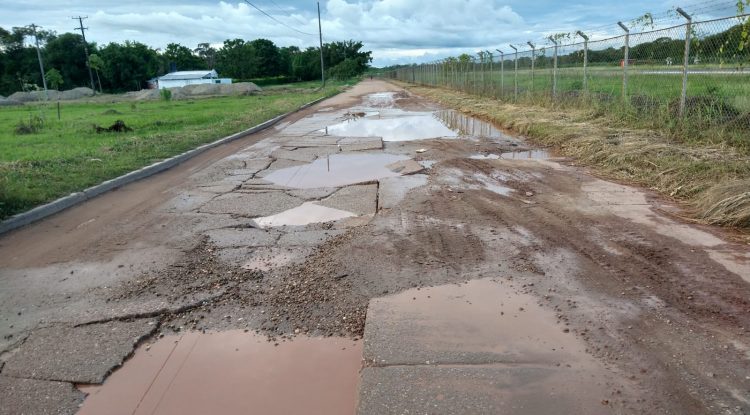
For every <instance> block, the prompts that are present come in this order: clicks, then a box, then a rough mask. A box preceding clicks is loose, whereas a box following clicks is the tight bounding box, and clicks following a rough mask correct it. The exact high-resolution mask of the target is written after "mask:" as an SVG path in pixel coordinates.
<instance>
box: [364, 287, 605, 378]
mask: <svg viewBox="0 0 750 415" xmlns="http://www.w3.org/2000/svg"><path fill="white" fill-rule="evenodd" d="M564 330H565V326H564V325H560V324H557V321H556V318H555V315H554V312H553V311H552V310H548V309H543V308H541V307H540V306H539V305H538V300H537V298H536V297H534V296H531V295H528V294H523V293H518V292H515V290H513V289H511V288H510V287H507V286H506V285H504V284H501V283H500V282H495V281H492V280H489V279H483V280H474V281H470V282H468V283H465V284H451V285H443V286H438V287H430V288H422V289H420V290H417V289H413V290H409V291H405V292H403V293H401V294H398V295H394V296H389V297H384V298H378V299H374V300H372V301H370V305H369V307H368V310H367V324H366V326H365V336H364V338H365V349H364V357H365V359H367V360H369V361H374V362H376V363H377V364H384V365H385V364H387V365H411V364H424V363H425V362H430V364H435V363H438V364H469V363H471V364H488V363H515V364H521V363H535V364H539V363H544V364H557V363H562V364H572V365H577V366H580V365H583V364H586V365H592V366H596V364H595V361H594V360H593V358H592V357H591V356H590V355H588V354H587V353H586V352H585V349H586V346H585V343H583V342H581V341H580V340H578V339H577V338H576V337H575V336H574V335H573V334H571V333H566V332H565V331H564Z"/></svg>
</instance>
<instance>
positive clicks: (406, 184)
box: [378, 174, 428, 209]
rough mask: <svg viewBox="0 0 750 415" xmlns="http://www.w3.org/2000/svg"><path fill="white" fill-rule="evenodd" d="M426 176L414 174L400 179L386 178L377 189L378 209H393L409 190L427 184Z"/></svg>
mask: <svg viewBox="0 0 750 415" xmlns="http://www.w3.org/2000/svg"><path fill="white" fill-rule="evenodd" d="M427 179H428V176H427V175H425V174H414V175H410V176H401V177H386V178H384V179H381V180H380V186H379V187H378V209H393V208H394V207H395V206H397V205H398V204H399V203H401V201H402V200H404V197H406V194H407V193H409V191H410V190H412V189H414V188H417V187H420V186H424V185H426V184H427Z"/></svg>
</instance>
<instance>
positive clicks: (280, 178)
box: [263, 153, 409, 189]
mask: <svg viewBox="0 0 750 415" xmlns="http://www.w3.org/2000/svg"><path fill="white" fill-rule="evenodd" d="M408 159H409V157H406V156H400V155H395V154H386V153H362V154H333V155H330V156H327V157H324V158H320V159H317V160H315V161H313V162H312V163H309V164H304V165H301V166H292V167H287V168H283V169H278V170H274V171H272V172H271V173H269V174H267V175H266V176H265V177H264V178H263V179H264V180H267V181H269V182H272V183H274V184H277V185H281V186H285V187H292V188H300V189H312V188H318V187H340V186H346V185H350V184H356V183H363V182H367V181H372V180H378V179H381V178H384V177H396V176H399V175H400V174H399V173H396V172H394V171H393V170H391V169H389V168H388V167H387V166H388V165H389V164H391V163H394V162H397V161H402V160H408Z"/></svg>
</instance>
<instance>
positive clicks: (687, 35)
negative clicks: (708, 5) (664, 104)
mask: <svg viewBox="0 0 750 415" xmlns="http://www.w3.org/2000/svg"><path fill="white" fill-rule="evenodd" d="M677 13H679V14H681V15H682V17H684V18H685V19H687V24H686V25H685V28H686V29H685V59H684V60H683V63H682V92H681V93H680V116H682V115H683V114H684V113H685V99H686V98H687V86H688V85H687V80H688V65H690V37H691V36H692V34H693V33H692V32H693V30H692V29H693V18H692V16H690V15H689V14H687V13H685V11H684V10H682V9H681V8H679V7H678V8H677Z"/></svg>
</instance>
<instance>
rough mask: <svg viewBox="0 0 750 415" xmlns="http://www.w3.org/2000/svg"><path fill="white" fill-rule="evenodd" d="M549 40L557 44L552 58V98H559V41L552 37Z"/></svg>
mask: <svg viewBox="0 0 750 415" xmlns="http://www.w3.org/2000/svg"><path fill="white" fill-rule="evenodd" d="M549 40H551V41H552V43H554V44H555V51H554V55H553V58H552V98H557V41H556V40H555V39H553V38H552V37H550V38H549Z"/></svg>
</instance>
